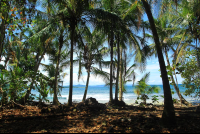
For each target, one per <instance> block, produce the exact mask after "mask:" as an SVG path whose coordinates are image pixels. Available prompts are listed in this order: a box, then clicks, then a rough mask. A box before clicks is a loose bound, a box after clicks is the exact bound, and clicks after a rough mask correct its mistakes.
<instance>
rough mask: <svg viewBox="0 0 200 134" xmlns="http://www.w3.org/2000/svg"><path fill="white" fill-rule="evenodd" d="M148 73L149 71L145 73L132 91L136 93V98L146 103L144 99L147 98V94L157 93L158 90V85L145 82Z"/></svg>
mask: <svg viewBox="0 0 200 134" xmlns="http://www.w3.org/2000/svg"><path fill="white" fill-rule="evenodd" d="M149 75H150V73H147V74H145V75H144V77H143V78H142V79H141V80H140V81H138V83H137V85H136V86H135V88H134V93H135V94H137V95H138V97H137V99H141V100H143V104H146V100H147V99H149V97H148V94H152V93H158V92H159V91H160V88H159V87H157V86H150V85H148V84H147V81H148V78H149ZM154 99H155V97H154Z"/></svg>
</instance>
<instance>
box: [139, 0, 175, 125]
mask: <svg viewBox="0 0 200 134" xmlns="http://www.w3.org/2000/svg"><path fill="white" fill-rule="evenodd" d="M141 1H142V3H143V6H144V8H145V11H146V14H147V17H148V19H149V23H150V26H151V30H152V33H153V37H154V42H155V45H156V51H157V54H158V60H159V65H160V70H161V76H162V81H163V90H164V111H163V114H162V122H163V124H164V125H169V126H171V125H176V118H175V111H174V106H173V101H172V94H171V90H170V85H169V80H168V76H167V71H166V66H165V62H164V58H163V54H162V49H161V45H160V41H159V37H158V33H157V29H156V27H155V23H154V19H153V16H152V13H151V8H150V5H149V3H148V1H146V0H141Z"/></svg>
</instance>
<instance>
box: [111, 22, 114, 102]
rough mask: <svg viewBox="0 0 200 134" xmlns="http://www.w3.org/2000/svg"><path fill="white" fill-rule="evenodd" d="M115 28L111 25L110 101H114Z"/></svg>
mask: <svg viewBox="0 0 200 134" xmlns="http://www.w3.org/2000/svg"><path fill="white" fill-rule="evenodd" d="M113 40H114V39H113V28H112V26H111V39H110V49H111V51H110V61H111V62H110V102H112V101H113V92H112V87H113V85H112V83H113Z"/></svg>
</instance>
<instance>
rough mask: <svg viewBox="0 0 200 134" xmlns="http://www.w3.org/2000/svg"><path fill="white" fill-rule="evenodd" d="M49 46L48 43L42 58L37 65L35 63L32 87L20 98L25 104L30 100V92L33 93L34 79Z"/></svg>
mask: <svg viewBox="0 0 200 134" xmlns="http://www.w3.org/2000/svg"><path fill="white" fill-rule="evenodd" d="M47 47H48V45H46V46H45V48H44V51H43V53H42V55H41V57H40V59H39V60H38V61H37V63H36V65H35V68H34V76H33V78H32V82H31V84H30V87H29V88H28V90H27V93H26V95H25V96H24V97H23V98H22V99H21V100H20V103H21V104H25V103H26V101H27V100H28V98H29V96H30V94H31V90H32V88H33V83H34V81H35V77H36V74H37V71H38V69H39V66H40V63H41V61H42V58H43V56H44V54H45V53H46V49H47Z"/></svg>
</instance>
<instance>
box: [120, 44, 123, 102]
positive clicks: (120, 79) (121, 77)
mask: <svg viewBox="0 0 200 134" xmlns="http://www.w3.org/2000/svg"><path fill="white" fill-rule="evenodd" d="M119 49H120V59H119V60H120V66H119V101H122V96H123V95H122V93H123V91H122V72H123V71H122V47H120V48H119Z"/></svg>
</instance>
